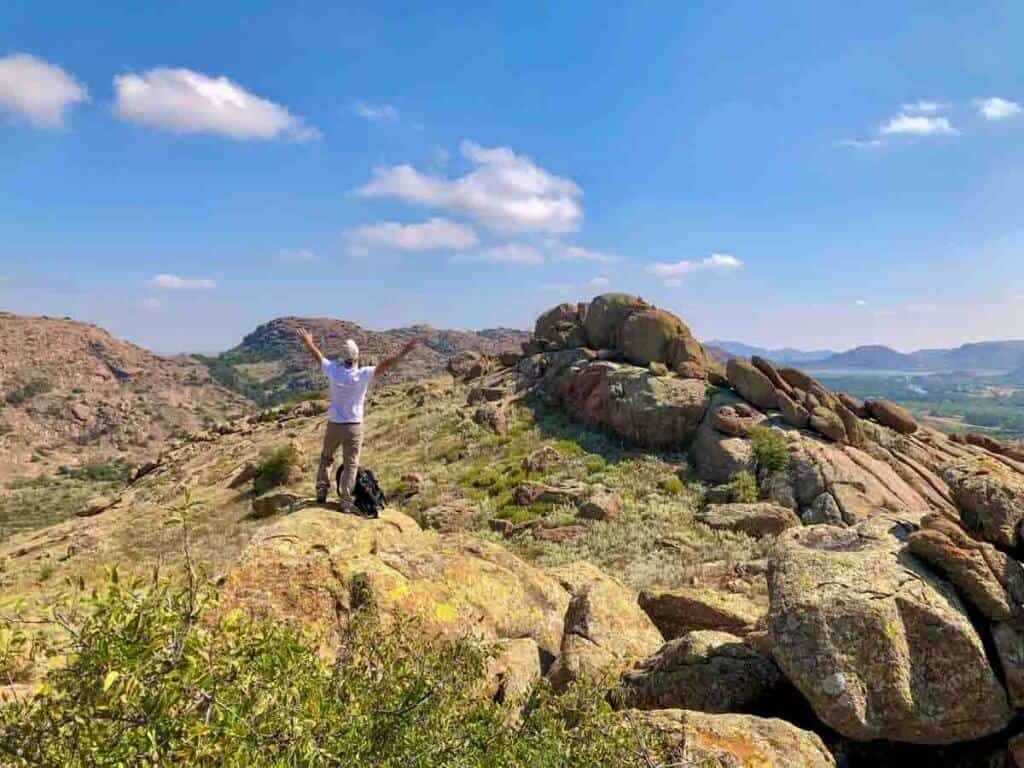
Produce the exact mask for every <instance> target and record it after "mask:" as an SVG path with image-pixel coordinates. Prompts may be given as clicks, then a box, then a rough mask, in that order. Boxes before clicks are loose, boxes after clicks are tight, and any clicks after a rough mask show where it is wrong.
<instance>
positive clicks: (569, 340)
mask: <svg viewBox="0 0 1024 768" xmlns="http://www.w3.org/2000/svg"><path fill="white" fill-rule="evenodd" d="M533 335H534V338H537V339H543V340H544V341H549V342H551V343H552V344H554V345H555V346H557V347H565V346H570V345H571V346H580V345H581V344H583V343H585V337H584V333H583V327H582V325H581V323H580V321H579V311H578V307H577V305H576V304H569V303H566V304H559V305H558V306H557V307H552V308H551V309H549V310H548V311H547V312H545V313H544V314H542V315H541V316H540V317H538V318H537V322H536V324H535V325H534V329H533Z"/></svg>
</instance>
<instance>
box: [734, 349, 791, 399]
mask: <svg viewBox="0 0 1024 768" xmlns="http://www.w3.org/2000/svg"><path fill="white" fill-rule="evenodd" d="M725 376H726V378H727V379H729V384H730V385H732V388H733V389H735V390H736V391H737V392H739V394H740V396H741V397H742V398H743V399H744V400H747V401H748V402H750V403H752V404H753V405H755V406H756V407H758V408H763V409H772V408H777V407H778V402H779V401H778V396H777V394H776V392H777V390H776V389H775V385H774V384H772V382H771V379H769V378H768V377H767V376H765V375H764V374H763V373H762V372H761V371H759V370H758V369H757V368H755V367H754V366H753V364H752V363H751V362H750V361H749V360H745V359H743V358H742V357H731V358H729V362H728V363H727V364H726V367H725Z"/></svg>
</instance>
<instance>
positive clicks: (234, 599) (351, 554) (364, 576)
mask: <svg viewBox="0 0 1024 768" xmlns="http://www.w3.org/2000/svg"><path fill="white" fill-rule="evenodd" d="M354 584H357V585H358V590H357V596H361V597H360V598H359V599H370V600H372V601H373V603H374V604H375V605H376V606H377V609H378V611H380V613H381V615H382V616H383V617H385V618H386V617H388V616H394V615H396V614H400V613H401V614H410V615H416V616H418V617H419V618H420V619H421V620H422V621H423V622H424V627H425V629H426V630H427V631H431V632H435V633H437V634H439V635H442V636H445V637H457V636H462V635H465V634H466V633H472V634H474V635H476V636H479V637H481V638H483V639H485V640H497V639H499V638H521V637H529V638H532V639H533V640H535V641H536V643H537V645H538V646H539V647H540V648H542V649H543V650H544V651H545V652H547V653H550V654H555V653H557V652H558V649H559V647H560V645H561V640H562V626H563V619H564V617H565V611H566V608H567V607H568V603H569V594H568V592H567V591H566V590H565V589H563V588H562V586H561V585H560V584H559V583H558V582H557V581H555V580H554V579H553V578H551V577H550V576H548V575H546V574H545V573H544V572H543V571H541V570H539V569H537V568H535V567H533V566H531V565H529V564H527V563H525V562H524V561H522V560H520V559H519V558H518V557H516V556H515V555H513V554H511V553H510V552H508V551H507V550H505V549H504V548H503V547H500V546H498V545H497V544H492V543H489V542H486V541H481V540H478V539H475V538H471V537H468V536H461V535H448V536H446V535H440V534H437V533H434V532H433V531H422V530H420V528H419V526H417V525H416V523H415V522H414V521H413V520H412V519H410V518H409V517H406V516H405V515H403V514H401V513H398V512H395V511H394V510H390V509H385V510H384V511H383V512H382V513H381V516H380V518H378V519H375V520H366V519H362V518H359V517H356V516H355V515H339V514H338V513H337V512H335V511H333V510H328V509H323V508H307V509H302V510H300V511H298V512H295V513H294V514H291V515H287V516H285V517H282V518H280V519H279V520H277V521H275V522H274V523H273V524H272V525H268V526H266V527H264V528H262V529H260V530H259V531H258V532H257V533H256V534H255V536H254V537H253V539H252V541H251V542H250V543H249V545H248V547H247V548H246V550H245V553H244V554H243V556H242V558H241V561H240V562H239V564H238V565H237V566H236V567H235V568H234V569H232V570H231V571H230V572H229V573H228V574H227V575H226V577H225V579H224V583H223V585H222V586H221V589H220V599H219V601H218V602H217V604H216V607H215V609H214V610H213V611H212V614H211V615H212V616H213V617H216V616H217V615H223V614H225V613H227V612H228V611H230V610H233V609H236V608H238V609H241V610H242V611H244V612H246V613H248V614H250V615H253V616H255V617H258V618H266V619H270V620H273V621H279V622H284V623H287V624H291V625H293V626H299V627H304V628H306V629H310V630H312V631H314V632H316V633H319V634H320V635H321V636H322V637H323V641H322V642H323V643H324V646H325V647H326V648H328V649H329V648H330V647H331V643H332V642H333V639H334V635H333V632H334V630H335V628H336V627H337V623H338V620H339V619H341V620H344V619H345V618H346V617H347V615H348V614H349V612H350V611H351V610H352V609H353V608H354V607H356V606H355V604H354V601H355V597H354V595H353V585H354Z"/></svg>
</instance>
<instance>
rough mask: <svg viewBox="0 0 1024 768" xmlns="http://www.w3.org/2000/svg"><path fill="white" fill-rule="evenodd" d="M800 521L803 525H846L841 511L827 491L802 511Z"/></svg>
mask: <svg viewBox="0 0 1024 768" xmlns="http://www.w3.org/2000/svg"><path fill="white" fill-rule="evenodd" d="M800 519H801V520H802V521H803V523H804V525H840V526H842V525H846V521H845V520H843V513H842V510H840V509H839V505H838V504H837V503H836V499H835V497H834V496H833V495H832V494H831V493H829V492H828V491H825V492H824V493H821V494H819V495H818V497H817V498H816V499H815V500H814V501H813V502H812V503H811V506H809V507H808V508H807V509H806V510H804V513H803V514H802V515H801V516H800Z"/></svg>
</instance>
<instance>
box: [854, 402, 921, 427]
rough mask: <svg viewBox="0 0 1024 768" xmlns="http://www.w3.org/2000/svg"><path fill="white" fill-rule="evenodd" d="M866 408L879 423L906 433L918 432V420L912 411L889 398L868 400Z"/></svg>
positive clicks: (865, 404)
mask: <svg viewBox="0 0 1024 768" xmlns="http://www.w3.org/2000/svg"><path fill="white" fill-rule="evenodd" d="M864 408H865V410H867V412H868V413H869V414H871V416H872V418H874V419H875V421H877V422H878V423H879V424H881V425H883V426H886V427H889V429H895V430H896V431H897V432H900V433H902V434H904V435H911V434H913V433H914V432H917V422H916V421H914V417H913V416H911V415H910V411H908V410H907V409H906V408H902V407H900V406H898V405H896V403H893V402H890V401H889V400H868V401H866V402H865V403H864Z"/></svg>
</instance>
